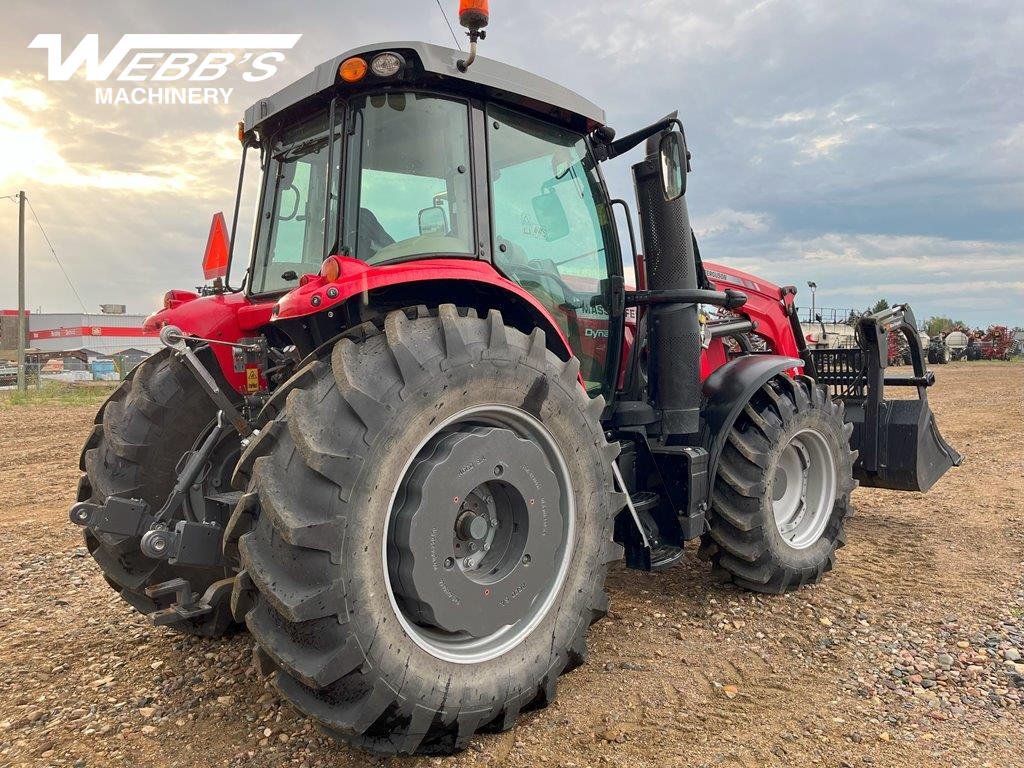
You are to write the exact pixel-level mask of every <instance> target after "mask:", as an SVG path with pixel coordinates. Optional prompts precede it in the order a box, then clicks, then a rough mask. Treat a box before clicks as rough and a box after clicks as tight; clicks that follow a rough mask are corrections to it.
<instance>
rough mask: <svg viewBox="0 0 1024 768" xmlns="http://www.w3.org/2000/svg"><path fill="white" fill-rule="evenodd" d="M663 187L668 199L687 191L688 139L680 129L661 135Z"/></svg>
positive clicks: (660, 152)
mask: <svg viewBox="0 0 1024 768" xmlns="http://www.w3.org/2000/svg"><path fill="white" fill-rule="evenodd" d="M658 154H659V155H660V157H661V188H662V191H663V192H664V193H665V199H666V200H668V201H670V202H671V201H672V200H675V199H677V198H680V197H682V196H683V195H684V194H685V193H686V140H685V139H684V138H683V134H682V133H680V132H679V131H672V132H671V133H666V134H665V135H664V136H662V137H661V144H660V145H659V152H658Z"/></svg>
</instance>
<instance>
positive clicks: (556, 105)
mask: <svg viewBox="0 0 1024 768" xmlns="http://www.w3.org/2000/svg"><path fill="white" fill-rule="evenodd" d="M384 51H395V52H398V53H401V54H402V55H403V56H404V57H405V59H406V63H407V66H406V72H407V74H406V76H404V77H395V78H376V77H373V76H368V77H367V79H366V81H365V85H371V84H373V85H377V86H387V85H399V84H405V85H436V86H438V87H440V88H447V89H449V90H453V91H456V92H465V93H468V94H471V95H476V96H480V97H484V98H488V99H492V100H494V101H500V102H504V103H506V104H510V105H513V106H521V107H525V108H527V109H530V110H532V111H535V112H539V113H542V114H545V115H547V116H548V117H549V118H551V119H553V120H555V121H556V122H559V123H563V124H565V125H568V126H570V127H572V128H575V129H577V130H580V131H592V130H594V129H595V128H598V127H600V126H602V125H604V121H605V115H604V110H603V109H601V108H600V107H598V106H597V105H595V104H594V103H592V102H591V101H589V100H587V99H585V98H583V97H582V96H580V95H579V94H577V93H574V92H573V91H570V90H569V89H568V88H565V87H563V86H561V85H558V84H557V83H553V82H551V81H550V80H546V79H545V78H543V77H539V76H538V75H535V74H533V73H531V72H527V71H526V70H523V69H519V68H518V67H513V66H510V65H508V64H503V63H502V62H500V61H495V60H493V59H488V58H484V57H482V56H477V58H476V61H475V62H474V63H473V65H472V66H471V67H470V68H469V70H468V71H466V72H460V71H459V68H458V66H456V62H458V61H459V60H460V59H464V58H466V54H465V53H463V52H462V51H457V50H455V49H454V48H445V47H444V46H440V45H432V44H431V43H424V42H414V41H413V42H410V41H406V42H390V43H374V44H372V45H364V46H362V47H360V48H353V49H352V50H350V51H346V52H345V53H342V54H339V55H337V56H335V57H334V58H332V59H328V60H327V61H325V62H324V63H323V64H320V65H319V66H318V67H316V69H314V70H313V71H312V72H310V73H309V74H308V75H305V76H304V77H301V78H299V79H298V80H296V81H295V82H294V83H292V84H291V85H289V86H286V87H285V88H282V89H281V90H280V91H278V92H277V93H275V94H274V95H272V96H268V97H267V98H264V99H260V100H259V101H257V102H256V103H255V104H253V105H252V106H251V107H249V109H247V110H246V111H245V129H246V131H249V130H252V129H254V128H260V127H265V125H266V123H267V122H268V121H269V120H271V118H273V117H275V116H280V115H281V113H282V112H284V111H285V110H288V109H289V108H291V107H294V106H296V105H299V104H301V103H303V102H315V101H316V98H317V97H318V96H320V95H321V94H325V93H326V92H328V91H331V90H333V89H334V88H335V87H341V88H342V89H343V90H344V89H348V90H351V91H353V92H355V91H356V90H357V89H359V90H362V88H363V86H364V83H363V82H360V83H357V84H355V85H352V84H349V83H345V82H343V81H341V80H340V79H339V78H338V67H340V66H341V63H342V62H343V61H345V59H348V58H351V57H352V56H362V57H364V58H366V59H368V60H369V59H372V54H377V53H383V52H384ZM446 80H447V81H449V82H447V83H445V82H444V81H446ZM451 81H458V82H457V83H453V82H451Z"/></svg>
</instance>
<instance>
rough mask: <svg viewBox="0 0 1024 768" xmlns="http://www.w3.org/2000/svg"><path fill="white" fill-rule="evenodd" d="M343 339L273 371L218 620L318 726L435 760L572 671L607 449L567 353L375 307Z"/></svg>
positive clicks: (601, 596) (587, 609) (606, 512)
mask: <svg viewBox="0 0 1024 768" xmlns="http://www.w3.org/2000/svg"><path fill="white" fill-rule="evenodd" d="M353 336H354V338H344V339H342V340H341V341H339V342H338V343H337V345H336V346H335V347H334V349H333V353H332V354H331V357H330V359H329V360H322V361H316V362H313V363H311V364H309V365H308V366H307V367H306V368H304V369H303V370H301V371H300V372H299V373H298V374H296V376H295V377H293V379H292V380H291V382H290V383H289V384H288V385H286V386H288V387H289V389H290V391H289V392H288V394H287V399H286V401H285V402H284V403H283V404H281V405H279V407H280V413H279V414H278V415H277V416H276V418H275V419H274V420H273V421H272V422H270V423H269V424H268V425H267V426H266V427H264V428H263V430H262V431H261V433H260V435H259V437H258V439H257V440H255V441H254V442H253V443H252V445H250V446H249V448H248V449H247V451H246V453H245V454H243V457H242V460H241V461H240V463H239V469H238V473H239V475H240V476H242V477H243V478H244V477H247V476H251V481H250V482H249V485H248V492H247V493H246V495H245V496H244V497H243V500H242V502H241V503H240V504H239V506H238V508H237V509H236V513H235V516H234V518H233V521H232V525H231V526H230V528H229V532H228V546H229V547H231V546H233V540H234V539H235V538H237V540H238V549H239V552H240V555H241V563H242V567H243V570H242V572H241V573H240V575H239V579H238V581H237V583H236V584H237V586H236V591H235V594H234V596H233V602H234V604H235V609H236V616H237V617H239V618H241V617H243V616H244V617H245V620H246V623H247V625H248V627H249V630H250V632H251V633H252V635H253V637H254V638H255V640H256V642H257V646H258V647H257V661H258V663H259V665H260V666H261V667H262V668H263V669H264V670H265V671H267V672H271V673H272V674H273V675H274V683H275V685H276V686H277V688H278V689H279V690H280V691H281V693H282V694H283V695H284V696H285V697H287V698H288V699H289V700H291V702H292V703H293V704H294V705H295V706H296V707H297V708H298V709H299V710H301V711H302V712H304V713H305V714H307V715H309V716H310V717H312V718H314V719H315V720H316V721H317V723H318V724H319V725H320V726H321V727H322V728H324V729H325V730H327V731H328V732H329V733H331V734H333V735H335V736H337V737H339V738H342V739H344V740H346V741H348V742H350V743H352V744H353V745H355V746H358V747H360V748H364V749H369V750H373V751H377V752H384V753H405V754H409V753H413V752H434V753H439V752H440V753H447V752H451V751H454V750H458V749H461V748H464V747H465V746H466V745H467V744H468V742H469V739H470V737H471V736H472V735H473V734H474V733H475V732H477V731H479V730H481V729H485V728H488V729H502V730H503V729H507V728H510V727H511V726H512V725H513V723H514V722H515V720H516V717H517V716H518V714H519V712H520V711H521V710H523V709H524V708H526V707H536V706H543V705H545V704H547V703H548V702H550V701H551V700H552V699H553V698H554V696H555V689H556V681H557V678H558V676H559V675H560V674H562V673H563V672H565V671H567V670H569V669H571V668H573V667H575V666H577V665H578V664H580V663H582V662H583V660H584V657H585V655H586V643H585V639H584V634H585V632H586V629H587V627H588V626H589V625H590V624H591V623H592V622H593V621H595V620H596V619H597V618H600V617H601V616H603V615H604V612H605V610H606V606H607V598H606V596H605V593H604V581H605V574H606V571H607V564H608V563H609V562H610V561H611V560H613V559H615V557H617V556H618V552H619V548H618V546H617V545H615V544H614V543H613V542H612V529H613V517H614V512H616V511H617V510H618V508H619V507H621V506H622V503H623V502H624V497H622V496H621V495H620V494H616V493H615V492H614V490H613V486H612V475H611V470H610V464H611V461H612V460H613V458H614V456H615V454H616V453H617V447H613V446H610V445H608V444H607V443H606V441H605V438H604V434H603V432H602V430H601V424H600V420H599V419H600V413H601V408H602V401H601V399H600V398H597V399H595V400H590V399H589V398H588V397H587V396H586V394H585V393H584V392H583V390H582V388H581V387H580V385H579V381H578V376H579V363H578V361H577V360H575V359H572V360H570V361H569V362H562V361H561V360H559V359H558V358H557V357H556V356H555V355H554V354H552V353H551V352H549V351H548V350H547V348H546V347H545V339H544V333H543V331H541V330H535V331H534V332H533V334H532V335H531V336H529V337H527V336H525V335H523V334H522V333H520V332H518V331H517V330H515V329H512V328H509V327H506V326H505V324H504V322H503V320H502V318H501V315H500V314H499V313H498V312H496V311H491V313H490V314H489V315H488V317H487V318H486V319H478V318H477V317H476V315H475V313H472V312H470V313H468V314H465V315H463V314H460V313H459V312H457V311H456V309H455V308H454V307H453V306H452V305H445V306H442V307H441V308H440V310H439V312H438V314H437V316H432V315H430V314H429V313H427V312H426V310H425V309H423V308H421V309H419V310H408V311H398V312H392V313H391V314H389V315H388V316H387V318H386V321H385V323H384V331H383V332H380V331H378V330H377V329H375V328H372V327H371V328H369V329H368V330H365V326H364V331H363V332H361V333H360V334H353ZM275 401H276V402H277V403H281V398H275ZM497 478H500V480H498V479H497ZM534 488H535V489H536V490H533V489H534ZM499 497H501V498H499ZM616 505H617V506H616ZM488 518H489V519H490V523H492V525H491V527H488ZM502 520H505V522H504V524H503V523H502ZM249 526H253V527H252V529H251V530H248V531H247V532H244V533H243V532H242V531H243V530H244V529H246V528H248V527H249ZM474 542H475V544H476V545H477V546H476V547H475V548H474V547H473V545H474ZM485 544H486V545H487V546H484V545H485ZM460 548H461V552H460ZM466 552H469V556H467V557H463V554H464V553H466ZM531 552H532V553H534V555H535V556H531ZM505 622H508V623H507V624H506V623H505Z"/></svg>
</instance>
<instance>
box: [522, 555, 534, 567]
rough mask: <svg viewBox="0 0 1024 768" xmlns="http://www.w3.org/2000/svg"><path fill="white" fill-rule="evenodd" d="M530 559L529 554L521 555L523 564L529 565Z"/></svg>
mask: <svg viewBox="0 0 1024 768" xmlns="http://www.w3.org/2000/svg"><path fill="white" fill-rule="evenodd" d="M531 559H532V558H531V557H530V556H529V555H523V565H529V564H530V560H531Z"/></svg>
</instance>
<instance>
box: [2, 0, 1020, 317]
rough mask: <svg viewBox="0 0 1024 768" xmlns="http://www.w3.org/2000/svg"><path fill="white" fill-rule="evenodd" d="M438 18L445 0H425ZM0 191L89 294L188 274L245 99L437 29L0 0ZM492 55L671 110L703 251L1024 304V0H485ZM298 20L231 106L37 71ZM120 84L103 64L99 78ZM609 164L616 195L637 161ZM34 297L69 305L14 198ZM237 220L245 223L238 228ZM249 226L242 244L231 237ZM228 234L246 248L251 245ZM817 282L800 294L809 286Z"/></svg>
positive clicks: (146, 4) (621, 117)
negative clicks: (73, 56) (140, 94)
mask: <svg viewBox="0 0 1024 768" xmlns="http://www.w3.org/2000/svg"><path fill="white" fill-rule="evenodd" d="M441 2H442V4H443V5H444V6H445V8H446V10H448V11H449V15H450V16H451V17H452V19H453V21H454V17H455V15H456V14H455V10H456V6H457V2H456V0H441ZM4 5H5V8H4V11H5V14H4V15H5V24H4V25H3V26H2V27H0V146H2V147H3V156H2V158H0V197H2V196H4V195H7V194H9V193H13V192H16V191H17V190H18V189H19V188H24V189H25V190H26V191H27V192H28V195H29V197H30V199H31V201H32V203H33V206H34V208H35V210H36V212H37V213H38V215H39V218H40V219H41V221H42V223H43V226H44V227H45V228H46V230H47V232H48V234H49V236H50V240H51V241H52V243H53V246H54V248H55V249H56V251H57V254H58V256H59V257H60V258H61V260H62V261H63V263H64V266H65V268H66V269H67V271H68V273H69V275H70V277H71V280H72V281H73V283H74V285H75V286H76V288H77V289H78V292H79V294H80V295H81V297H82V300H83V302H84V303H85V304H86V306H88V307H89V309H90V310H92V309H95V307H96V305H98V304H99V303H101V302H117V303H126V304H128V306H129V309H130V310H131V311H139V312H145V311H149V310H151V309H152V308H153V307H154V306H155V305H156V304H157V302H158V301H159V297H160V296H161V295H162V293H163V291H164V290H165V289H167V288H169V287H192V286H195V285H197V284H198V283H199V282H201V277H200V275H201V271H200V266H199V262H200V259H201V255H202V250H203V247H204V246H205V242H206V233H207V231H208V228H209V217H210V214H211V213H212V212H213V211H217V210H224V211H225V212H230V210H231V207H232V205H233V197H234V184H235V179H236V174H237V165H238V149H237V147H238V144H237V141H236V140H235V138H234V135H233V134H234V124H235V122H236V121H237V120H238V119H239V118H240V117H241V113H242V111H243V110H244V109H245V107H247V106H248V105H249V104H251V103H252V102H253V101H255V100H256V99H257V98H259V97H260V96H262V95H265V94H266V93H269V92H271V91H273V90H277V89H278V88H280V87H283V86H284V85H286V84H287V83H288V82H290V81H292V80H293V79H295V78H297V77H299V76H300V75H302V74H305V73H306V72H308V71H309V70H311V69H312V68H313V67H314V66H315V65H316V64H318V63H320V62H321V61H323V60H325V59H327V58H329V57H331V56H333V55H334V54H336V53H339V52H341V51H343V50H346V49H348V48H351V47H355V46H357V45H361V44H364V43H369V42H374V41H386V40H404V39H424V40H427V41H430V42H435V43H441V44H446V43H447V44H451V35H450V33H449V31H448V28H447V27H446V26H445V23H444V20H443V19H442V17H441V14H440V12H439V10H438V7H437V3H436V2H435V0H392V1H391V2H388V3H380V2H366V1H364V0H347V1H346V0H305V2H302V3H276V2H275V3H262V2H256V1H252V2H245V3H229V2H223V3H212V2H209V1H208V0H207V1H206V2H191V1H190V0H179V2H175V3H167V2H150V1H148V0H132V1H131V2H103V3H98V2H93V3H89V2H74V1H72V0H68V1H67V2H46V1H45V0H32V1H31V2H28V1H25V2H22V0H7V1H6V2H5V4H4ZM491 5H492V9H491V11H492V16H491V19H492V23H491V26H490V27H489V30H488V31H489V37H488V39H487V40H486V41H485V43H484V44H483V51H484V53H485V54H486V55H488V56H490V57H493V58H497V59H501V60H504V61H506V62H508V63H510V64H515V65H517V66H521V67H524V68H526V69H530V70H533V71H535V72H537V73H539V74H541V75H544V76H546V77H549V78H552V79H557V80H559V81H560V82H562V83H564V84H565V85H567V86H568V87H570V88H572V89H574V90H576V91H578V92H579V93H581V94H583V95H585V96H587V97H589V98H591V99H592V100H593V101H595V102H597V103H599V104H600V105H602V106H603V107H604V108H605V110H606V111H607V114H608V119H609V123H610V124H611V125H612V126H614V127H616V128H617V129H618V130H619V131H620V133H624V132H628V131H629V130H631V129H633V128H635V127H638V126H640V125H641V124H645V123H647V122H650V121H651V120H652V119H654V118H657V117H659V116H661V115H664V114H665V113H667V112H669V111H671V110H673V109H678V110H679V113H680V117H681V118H682V119H683V121H684V123H685V124H686V129H687V136H688V140H689V145H690V148H691V150H692V152H693V154H694V161H693V165H694V173H693V175H692V176H691V177H690V183H689V189H688V192H687V197H688V200H689V205H690V210H691V213H692V215H693V217H694V223H695V227H696V229H697V232H698V236H699V237H700V238H701V244H702V251H703V253H704V255H705V258H706V259H708V260H710V261H718V262H721V263H724V264H731V265H735V266H738V267H740V268H743V269H746V270H748V271H752V272H755V273H757V274H761V275H763V276H765V277H767V278H769V279H772V280H775V281H777V282H780V283H794V284H797V285H798V286H805V284H806V282H807V281H808V280H814V281H816V282H817V283H818V285H819V290H818V296H817V301H818V305H819V306H828V307H856V308H863V307H865V306H867V305H869V304H871V303H873V302H874V301H875V300H876V299H877V298H878V297H886V298H888V299H889V300H890V301H902V300H909V301H911V302H912V303H913V305H914V306H915V309H916V311H917V314H918V316H919V317H926V316H929V315H935V314H945V315H952V316H954V317H957V318H962V319H963V320H966V321H967V322H969V323H971V324H972V325H980V326H984V325H987V324H989V323H994V322H1001V323H1006V324H1009V325H1024V57H1022V55H1021V42H1020V41H1021V40H1024V4H1022V3H1020V2H1017V1H1016V0H1000V1H998V2H996V1H990V0H970V1H964V2H945V1H943V0H901V1H900V2H898V3H894V2H891V0H857V1H856V2H852V1H846V0H844V1H842V2H840V1H839V0H820V2H812V1H811V0H761V2H740V1H739V0H717V2H714V3H709V2H706V1H705V0H629V1H628V2H616V3H612V2H594V1H593V0H591V1H590V2H578V1H577V2H571V3H570V2H561V1H560V0H543V1H541V0H517V1H516V2H514V3H513V2H509V1H508V0H492V3H491ZM153 32H175V33H186V32H191V33H198V32H206V33H210V32H217V33H226V32H294V33H301V34H302V38H301V40H300V41H299V43H298V44H297V45H296V47H295V48H294V49H293V50H292V51H290V52H288V55H287V58H286V60H285V62H284V63H283V64H282V65H281V67H280V69H279V71H278V74H277V75H276V76H275V77H274V78H272V79H270V80H269V81H265V82H263V83H255V84H253V83H247V82H245V81H243V80H242V78H241V77H239V76H237V75H229V76H226V77H225V78H224V79H223V80H222V81H220V82H218V83H217V84H218V85H223V86H225V87H233V88H234V89H235V90H234V93H233V94H232V97H231V103H230V104H229V105H227V106H184V105H175V106H168V105H162V106H161V105H141V106H140V105H117V106H114V105H97V104H96V103H95V96H94V89H95V87H96V85H97V84H96V83H93V82H87V81H86V80H85V79H84V77H83V75H82V73H79V74H78V75H76V76H75V77H73V78H72V79H71V80H70V81H68V82H49V81H47V79H46V52H45V51H43V50H38V49H29V48H28V44H29V43H30V42H31V41H32V39H33V38H34V37H35V36H36V35H37V34H40V33H54V34H61V35H62V36H63V40H64V55H65V56H66V55H67V53H68V51H69V49H70V48H73V47H74V46H75V45H77V44H78V42H79V41H80V40H81V39H82V37H83V36H84V35H86V34H88V33H96V34H98V35H99V41H100V53H101V56H102V55H103V54H105V53H106V52H107V51H108V50H109V49H110V48H111V47H113V45H114V44H115V43H116V42H117V40H118V39H119V38H120V37H121V35H123V34H126V33H153ZM110 84H111V85H112V84H113V83H110ZM633 159H635V158H632V157H631V158H628V159H625V160H622V159H620V160H619V161H617V163H613V164H608V166H607V167H606V168H605V171H606V173H607V175H608V177H609V183H610V184H611V186H612V191H613V193H615V194H617V195H621V196H627V197H631V196H632V190H631V184H630V180H629V175H628V165H629V162H630V161H631V160H633ZM28 232H29V235H28V247H29V257H28V274H29V281H28V305H29V307H30V308H31V309H33V310H34V309H36V308H38V307H42V308H43V310H46V311H58V310H75V309H77V308H78V307H79V303H78V300H77V299H76V297H75V295H74V293H73V292H72V290H71V289H70V288H69V287H68V284H67V282H66V281H65V280H64V278H63V276H62V275H61V273H60V271H59V270H58V268H57V266H56V264H55V262H54V259H53V257H52V256H51V255H50V253H49V251H48V250H47V249H46V245H45V243H44V242H43V240H42V238H41V237H40V235H39V232H38V230H37V229H36V227H35V224H34V223H33V222H32V219H31V216H30V218H29V229H28ZM246 239H247V238H246ZM16 244H17V207H16V206H15V205H13V204H12V203H11V202H9V201H6V200H0V275H2V278H3V279H0V308H4V307H12V306H15V305H16V300H17V294H16V286H15V274H16V272H15V268H16V257H17V249H16ZM245 246H246V247H247V243H245ZM243 250H244V249H243ZM807 293H808V291H807V289H806V288H803V290H802V291H801V302H802V303H804V304H809V302H810V298H809V296H808V295H807Z"/></svg>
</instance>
